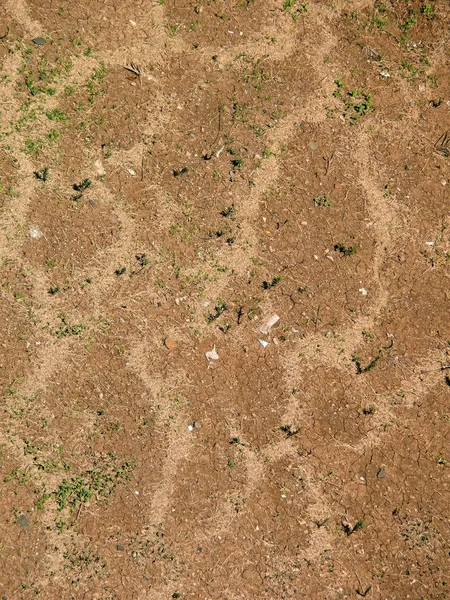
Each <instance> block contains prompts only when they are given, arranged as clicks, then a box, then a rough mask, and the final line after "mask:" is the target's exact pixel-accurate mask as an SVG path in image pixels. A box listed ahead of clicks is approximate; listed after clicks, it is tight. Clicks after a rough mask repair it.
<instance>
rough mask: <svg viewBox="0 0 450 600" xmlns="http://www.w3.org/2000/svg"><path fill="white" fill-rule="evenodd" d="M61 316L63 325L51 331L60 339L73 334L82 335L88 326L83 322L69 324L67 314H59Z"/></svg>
mask: <svg viewBox="0 0 450 600" xmlns="http://www.w3.org/2000/svg"><path fill="white" fill-rule="evenodd" d="M59 318H60V319H61V325H60V326H59V327H58V329H55V330H54V331H52V332H51V334H52V335H53V336H55V337H57V338H58V339H62V338H65V337H68V336H71V335H81V333H82V332H83V331H84V330H85V329H86V326H85V325H83V324H80V325H69V324H68V323H67V317H66V316H65V315H59Z"/></svg>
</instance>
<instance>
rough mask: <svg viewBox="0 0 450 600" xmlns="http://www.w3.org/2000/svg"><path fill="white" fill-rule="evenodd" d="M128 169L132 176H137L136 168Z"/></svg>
mask: <svg viewBox="0 0 450 600" xmlns="http://www.w3.org/2000/svg"><path fill="white" fill-rule="evenodd" d="M127 171H128V173H129V174H130V175H131V177H136V171H135V170H134V169H127Z"/></svg>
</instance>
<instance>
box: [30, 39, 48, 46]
mask: <svg viewBox="0 0 450 600" xmlns="http://www.w3.org/2000/svg"><path fill="white" fill-rule="evenodd" d="M32 41H33V44H36V46H43V45H44V44H45V39H44V38H43V37H37V38H34V40H32Z"/></svg>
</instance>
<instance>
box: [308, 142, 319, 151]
mask: <svg viewBox="0 0 450 600" xmlns="http://www.w3.org/2000/svg"><path fill="white" fill-rule="evenodd" d="M308 146H309V147H310V148H311V150H317V149H318V148H319V145H318V143H317V142H314V141H313V142H309V144H308Z"/></svg>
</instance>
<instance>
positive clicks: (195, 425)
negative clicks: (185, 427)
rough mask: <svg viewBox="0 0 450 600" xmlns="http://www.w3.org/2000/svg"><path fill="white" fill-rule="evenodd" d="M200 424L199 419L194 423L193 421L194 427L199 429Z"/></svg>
mask: <svg viewBox="0 0 450 600" xmlns="http://www.w3.org/2000/svg"><path fill="white" fill-rule="evenodd" d="M201 426H202V424H201V423H200V421H195V423H194V428H195V429H200V427H201Z"/></svg>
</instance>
